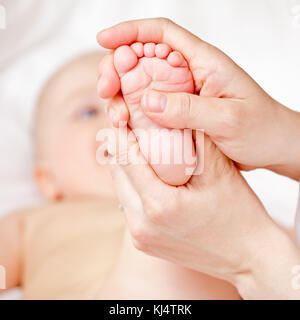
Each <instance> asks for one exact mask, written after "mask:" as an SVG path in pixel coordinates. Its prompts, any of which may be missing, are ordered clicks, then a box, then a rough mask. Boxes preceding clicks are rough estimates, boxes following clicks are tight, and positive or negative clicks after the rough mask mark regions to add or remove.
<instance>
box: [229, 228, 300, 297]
mask: <svg viewBox="0 0 300 320" xmlns="http://www.w3.org/2000/svg"><path fill="white" fill-rule="evenodd" d="M248 255H249V257H253V258H252V259H249V272H247V273H241V274H238V275H236V277H235V279H234V281H235V285H236V287H237V288H238V290H239V293H240V294H241V296H242V297H243V298H244V299H297V300H298V299H300V267H299V266H300V253H299V250H298V248H297V247H296V245H295V243H294V242H293V241H292V240H291V239H290V237H289V236H288V235H287V234H286V233H285V232H284V231H282V230H281V229H280V228H279V227H277V226H275V225H270V226H269V227H268V230H265V231H264V234H263V235H261V237H257V238H256V239H255V240H254V242H253V243H251V244H250V246H248ZM297 266H298V267H297Z"/></svg>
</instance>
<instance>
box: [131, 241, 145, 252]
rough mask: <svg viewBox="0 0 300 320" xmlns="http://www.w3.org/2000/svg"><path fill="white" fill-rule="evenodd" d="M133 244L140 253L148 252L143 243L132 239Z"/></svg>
mask: <svg viewBox="0 0 300 320" xmlns="http://www.w3.org/2000/svg"><path fill="white" fill-rule="evenodd" d="M132 244H133V246H134V247H135V249H137V250H138V251H143V252H145V251H146V245H145V244H144V243H143V242H141V241H138V240H136V239H132Z"/></svg>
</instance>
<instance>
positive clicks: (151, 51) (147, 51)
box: [144, 42, 155, 58]
mask: <svg viewBox="0 0 300 320" xmlns="http://www.w3.org/2000/svg"><path fill="white" fill-rule="evenodd" d="M144 55H145V57H147V58H152V57H154V56H155V43H152V42H150V43H145V44H144Z"/></svg>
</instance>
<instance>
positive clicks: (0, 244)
mask: <svg viewBox="0 0 300 320" xmlns="http://www.w3.org/2000/svg"><path fill="white" fill-rule="evenodd" d="M27 213H28V212H25V211H22V212H16V213H13V214H10V215H8V216H6V217H4V218H2V219H0V266H1V269H2V278H5V283H4V285H5V288H6V289H11V288H13V287H16V286H18V285H20V282H21V269H22V259H21V258H22V234H23V225H24V217H25V215H27ZM3 270H5V277H4V272H3ZM2 282H3V281H2ZM0 284H1V285H2V286H1V287H0V293H1V292H3V291H4V290H1V289H2V288H3V283H1V282H0Z"/></svg>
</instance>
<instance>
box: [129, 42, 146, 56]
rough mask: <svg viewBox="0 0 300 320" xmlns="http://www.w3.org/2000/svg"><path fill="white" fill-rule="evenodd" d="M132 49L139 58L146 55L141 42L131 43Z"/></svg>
mask: <svg viewBox="0 0 300 320" xmlns="http://www.w3.org/2000/svg"><path fill="white" fill-rule="evenodd" d="M131 49H132V50H133V51H134V52H135V54H136V55H137V57H138V58H141V57H143V56H144V45H143V44H142V43H141V42H135V43H133V44H132V45H131Z"/></svg>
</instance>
